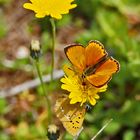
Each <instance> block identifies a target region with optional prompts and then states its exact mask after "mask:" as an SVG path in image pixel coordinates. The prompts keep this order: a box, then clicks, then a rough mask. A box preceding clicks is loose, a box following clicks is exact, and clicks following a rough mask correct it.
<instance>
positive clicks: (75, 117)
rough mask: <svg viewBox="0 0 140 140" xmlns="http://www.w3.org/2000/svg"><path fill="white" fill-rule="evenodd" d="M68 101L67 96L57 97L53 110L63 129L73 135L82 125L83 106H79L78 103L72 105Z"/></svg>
mask: <svg viewBox="0 0 140 140" xmlns="http://www.w3.org/2000/svg"><path fill="white" fill-rule="evenodd" d="M69 102H70V100H69V98H68V97H63V98H59V99H58V100H57V101H56V105H55V112H56V115H57V117H58V118H59V119H60V121H61V122H62V124H63V126H64V127H65V129H66V130H67V131H68V132H69V133H70V134H71V135H73V136H75V135H76V134H77V133H78V132H79V130H80V129H81V127H82V124H83V121H84V116H85V107H84V106H83V107H80V104H79V103H77V104H74V105H72V104H70V103H69Z"/></svg>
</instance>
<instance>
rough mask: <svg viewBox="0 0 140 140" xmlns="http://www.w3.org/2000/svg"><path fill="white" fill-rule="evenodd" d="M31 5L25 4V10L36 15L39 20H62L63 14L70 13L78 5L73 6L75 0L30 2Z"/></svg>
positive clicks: (38, 0)
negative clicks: (46, 17)
mask: <svg viewBox="0 0 140 140" xmlns="http://www.w3.org/2000/svg"><path fill="white" fill-rule="evenodd" d="M30 1H31V3H25V4H24V5H23V7H24V8H26V9H29V10H32V11H34V12H35V13H36V15H35V16H36V17H37V18H43V17H45V16H51V17H53V18H56V19H61V18H62V14H67V13H69V10H70V9H73V8H75V7H76V6H77V5H76V4H71V3H72V2H73V1H74V0H64V1H63V0H30Z"/></svg>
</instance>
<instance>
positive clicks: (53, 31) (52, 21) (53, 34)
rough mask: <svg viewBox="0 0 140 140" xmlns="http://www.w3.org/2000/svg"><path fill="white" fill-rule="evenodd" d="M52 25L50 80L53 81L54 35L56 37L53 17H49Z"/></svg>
mask: <svg viewBox="0 0 140 140" xmlns="http://www.w3.org/2000/svg"><path fill="white" fill-rule="evenodd" d="M50 22H51V26H52V66H51V81H53V70H54V52H55V37H56V27H55V21H54V19H53V18H51V19H50Z"/></svg>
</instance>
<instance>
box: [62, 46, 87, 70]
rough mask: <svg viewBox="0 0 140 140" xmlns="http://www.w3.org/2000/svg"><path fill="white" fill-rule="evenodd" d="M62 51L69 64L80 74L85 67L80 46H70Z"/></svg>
mask: <svg viewBox="0 0 140 140" xmlns="http://www.w3.org/2000/svg"><path fill="white" fill-rule="evenodd" d="M64 51H65V54H66V56H67V58H68V59H69V60H70V62H71V63H72V64H73V65H74V66H75V67H76V69H77V70H78V71H79V72H82V71H83V70H84V69H85V67H86V61H85V48H84V47H83V46H82V45H70V46H68V47H66V48H65V49H64Z"/></svg>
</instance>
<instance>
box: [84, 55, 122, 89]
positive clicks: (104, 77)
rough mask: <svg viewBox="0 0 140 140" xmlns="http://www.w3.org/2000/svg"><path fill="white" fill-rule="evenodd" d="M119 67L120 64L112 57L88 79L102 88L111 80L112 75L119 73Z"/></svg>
mask: <svg viewBox="0 0 140 140" xmlns="http://www.w3.org/2000/svg"><path fill="white" fill-rule="evenodd" d="M119 67H120V66H119V62H118V61H117V60H115V59H113V58H112V57H110V58H108V59H107V60H106V61H105V62H104V63H103V64H102V65H100V66H99V67H98V68H97V69H96V71H95V73H94V74H91V75H89V76H87V77H86V78H87V80H88V81H89V82H90V83H91V84H92V85H94V86H95V87H101V86H103V85H105V84H106V83H107V82H108V81H109V80H110V79H111V77H112V74H114V73H116V72H118V71H119Z"/></svg>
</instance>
